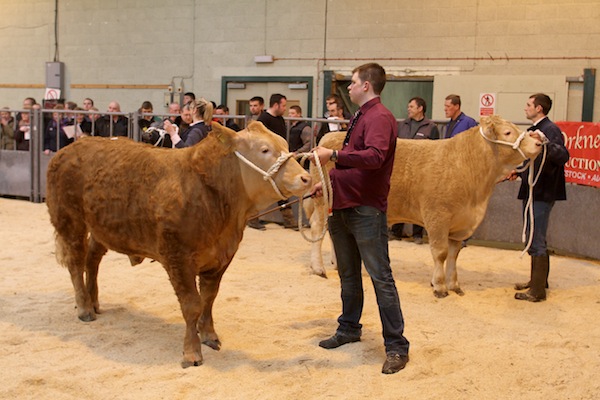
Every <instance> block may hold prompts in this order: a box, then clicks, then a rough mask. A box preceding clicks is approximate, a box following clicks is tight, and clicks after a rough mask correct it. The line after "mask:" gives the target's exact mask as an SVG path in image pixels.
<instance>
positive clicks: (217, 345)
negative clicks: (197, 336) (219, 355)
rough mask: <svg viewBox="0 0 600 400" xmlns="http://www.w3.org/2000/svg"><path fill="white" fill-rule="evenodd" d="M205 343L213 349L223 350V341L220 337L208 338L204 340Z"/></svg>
mask: <svg viewBox="0 0 600 400" xmlns="http://www.w3.org/2000/svg"><path fill="white" fill-rule="evenodd" d="M202 343H203V344H205V345H207V346H208V347H210V348H211V349H213V350H217V351H219V350H221V341H220V340H219V339H216V340H212V339H207V340H205V341H203V342H202Z"/></svg>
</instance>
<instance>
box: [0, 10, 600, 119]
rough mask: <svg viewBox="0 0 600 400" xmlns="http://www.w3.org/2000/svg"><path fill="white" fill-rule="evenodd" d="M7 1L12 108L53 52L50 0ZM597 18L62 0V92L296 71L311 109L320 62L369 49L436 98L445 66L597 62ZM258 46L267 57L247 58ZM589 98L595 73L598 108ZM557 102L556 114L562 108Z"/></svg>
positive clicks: (2, 67) (474, 71)
mask: <svg viewBox="0 0 600 400" xmlns="http://www.w3.org/2000/svg"><path fill="white" fill-rule="evenodd" d="M5 3H7V4H3V6H2V20H1V21H0V32H2V34H1V35H0V48H1V49H2V51H3V53H4V54H5V55H6V54H8V55H9V56H8V57H6V56H5V57H3V58H2V61H1V62H0V77H1V78H0V106H10V107H13V108H14V107H20V106H21V102H22V99H23V98H24V97H26V96H30V95H32V96H34V97H36V98H37V99H40V98H41V97H42V95H43V93H44V88H43V86H44V82H45V79H44V77H45V71H44V66H45V62H46V61H53V59H54V57H55V49H54V4H55V2H54V1H52V0H25V1H20V2H5ZM599 19H600V6H599V3H598V1H596V0H594V1H590V0H553V1H546V0H533V1H527V2H526V1H521V0H514V1H510V2H498V1H495V0H460V1H459V0H424V1H421V2H409V1H405V0H373V1H370V2H365V1H359V0H347V1H341V0H307V1H302V2H288V1H277V0H257V1H253V2H248V1H244V0H230V1H226V2H224V1H217V0H169V1H161V0H147V1H136V0H121V1H116V0H108V1H97V0H81V1H61V2H59V18H58V20H59V29H58V32H59V35H58V42H59V52H58V56H59V60H60V61H62V62H64V63H65V66H66V79H65V84H66V89H65V97H66V98H67V99H69V100H74V101H76V102H78V103H81V101H82V100H83V98H84V97H87V96H89V97H92V98H94V100H95V101H96V105H97V106H98V108H99V109H100V110H103V109H106V106H107V105H108V103H109V102H110V101H111V100H118V101H119V102H120V103H121V106H122V108H123V109H124V110H134V109H137V108H138V107H139V105H140V104H141V102H142V101H144V100H150V101H152V102H153V103H154V104H155V108H156V109H157V111H162V110H161V108H160V107H159V106H158V105H160V104H162V103H163V99H164V88H163V87H160V88H155V87H152V88H147V89H144V88H143V87H144V86H156V85H158V86H161V85H165V86H166V85H168V84H171V83H173V84H174V85H175V86H183V89H184V90H185V91H194V92H196V93H197V94H199V95H201V96H204V97H206V98H209V99H212V100H215V101H216V102H219V99H220V98H221V77H222V76H226V75H227V76H291V75H301V76H313V77H314V82H315V86H316V87H317V90H315V91H314V99H313V107H314V110H313V113H314V114H317V110H319V109H321V107H322V103H323V99H322V98H321V96H322V94H321V91H320V90H318V88H320V85H321V84H322V72H323V71H324V70H333V71H336V72H337V71H342V72H344V73H348V71H350V70H351V69H352V68H353V67H355V66H356V65H359V64H361V63H363V62H366V61H370V60H374V61H378V62H380V63H381V64H383V65H384V66H385V67H386V69H388V71H390V73H392V74H394V75H396V76H401V77H403V76H409V77H414V76H429V77H433V78H434V93H435V94H436V95H435V100H434V102H435V103H439V101H440V98H441V97H443V96H442V95H441V94H437V92H438V91H439V93H442V92H445V91H446V88H447V86H441V87H438V83H437V79H436V78H438V77H441V76H449V77H450V79H451V78H452V77H461V78H464V77H471V76H472V77H474V78H479V79H480V78H481V77H487V76H494V79H495V83H498V84H499V83H501V81H503V80H504V81H506V82H510V81H511V80H512V79H513V77H515V76H533V75H537V76H541V77H542V78H543V77H545V76H547V77H549V81H552V82H553V81H554V80H555V78H556V77H562V78H565V79H566V77H572V76H580V75H581V74H582V73H583V69H584V68H598V67H599V66H600V24H598V23H597V21H598V20H599ZM263 54H270V55H273V56H274V57H275V62H274V63H273V64H267V65H263V64H255V63H254V61H253V59H254V56H256V55H263ZM531 57H533V58H531ZM440 81H441V84H444V82H443V80H440ZM446 82H447V81H446ZM462 82H464V80H462V81H461V85H462ZM71 85H84V87H83V88H72V87H71ZM86 85H87V86H86ZM94 85H108V86H110V85H113V86H112V87H110V88H108V89H103V88H96V87H95V86H94ZM114 85H138V86H136V87H134V88H132V89H120V88H118V87H116V86H114ZM450 86H452V84H451V85H450ZM565 86H566V85H565ZM462 87H464V88H465V89H467V88H468V87H467V86H464V85H463V86H462ZM551 88H552V87H551ZM528 89H529V88H524V89H523V92H526V91H528ZM541 89H544V88H543V87H542V88H541ZM565 90H566V89H565ZM465 92H466V93H467V96H468V97H471V96H474V94H471V93H469V92H468V91H465ZM459 94H461V95H462V96H463V97H465V95H464V94H463V93H459ZM477 94H478V93H477ZM599 99H600V79H598V80H597V82H596V107H595V111H594V120H595V121H598V120H600V101H599ZM467 101H471V100H469V99H467ZM431 106H432V109H436V110H440V109H441V107H442V104H433V105H431ZM519 107H521V106H519ZM564 110H566V107H565V108H564ZM564 110H563V111H561V113H562V114H563V115H556V116H555V119H564V115H566V114H565V113H566V111H564ZM517 111H518V109H517ZM438 112H439V111H438ZM511 112H513V111H512V110H511Z"/></svg>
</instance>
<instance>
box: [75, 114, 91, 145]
mask: <svg viewBox="0 0 600 400" xmlns="http://www.w3.org/2000/svg"><path fill="white" fill-rule="evenodd" d="M75 111H85V110H84V109H83V108H82V107H76V108H75ZM73 122H74V123H73V126H74V127H75V128H74V129H75V133H76V135H77V136H76V137H75V140H77V139H79V138H80V137H81V136H90V135H91V134H92V123H91V122H90V121H89V120H88V119H86V115H84V114H82V113H78V112H76V113H75V119H74V121H73Z"/></svg>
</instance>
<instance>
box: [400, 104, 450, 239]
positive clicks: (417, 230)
mask: <svg viewBox="0 0 600 400" xmlns="http://www.w3.org/2000/svg"><path fill="white" fill-rule="evenodd" d="M426 112H427V102H425V100H424V99H423V98H421V97H413V98H412V99H410V100H409V101H408V107H407V114H408V117H407V118H406V119H404V120H403V121H402V122H400V127H399V128H398V137H399V138H400V139H431V140H436V139H439V138H440V132H439V130H438V128H437V125H436V124H435V122H433V121H432V120H430V119H429V118H426V117H425V113H426ZM403 229H404V224H403V223H399V224H394V225H392V228H391V229H390V239H397V240H402V231H403ZM412 232H413V234H412V236H413V241H414V242H415V244H423V227H422V226H419V225H416V224H413V231H412Z"/></svg>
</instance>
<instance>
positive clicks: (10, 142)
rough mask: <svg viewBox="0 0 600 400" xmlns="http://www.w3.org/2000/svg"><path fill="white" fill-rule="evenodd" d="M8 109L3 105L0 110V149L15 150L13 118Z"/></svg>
mask: <svg viewBox="0 0 600 400" xmlns="http://www.w3.org/2000/svg"><path fill="white" fill-rule="evenodd" d="M8 110H9V108H8V107H4V108H2V111H0V149H1V150H16V143H15V130H14V124H15V119H14V118H13V117H12V115H11V114H10V112H9V111H8Z"/></svg>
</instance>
